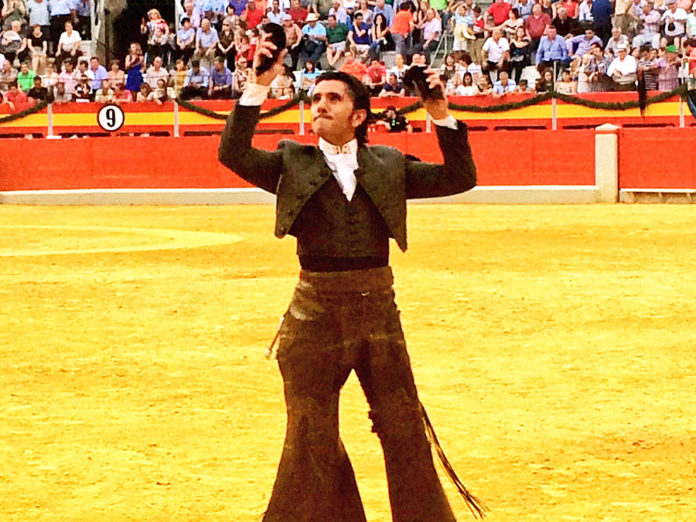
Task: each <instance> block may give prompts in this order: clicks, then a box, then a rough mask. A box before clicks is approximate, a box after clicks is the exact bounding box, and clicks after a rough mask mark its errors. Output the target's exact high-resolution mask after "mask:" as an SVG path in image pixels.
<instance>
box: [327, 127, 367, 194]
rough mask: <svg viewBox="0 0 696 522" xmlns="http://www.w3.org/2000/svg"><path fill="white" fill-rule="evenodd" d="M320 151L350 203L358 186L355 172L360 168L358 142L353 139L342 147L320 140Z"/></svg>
mask: <svg viewBox="0 0 696 522" xmlns="http://www.w3.org/2000/svg"><path fill="white" fill-rule="evenodd" d="M319 150H320V151H321V152H322V154H324V159H326V164H327V165H328V166H329V168H330V169H331V172H332V173H333V175H334V178H336V181H338V185H339V186H340V187H341V191H342V192H343V194H344V195H345V196H346V199H348V201H350V200H351V199H353V194H355V187H356V186H357V184H358V181H357V179H356V178H355V170H356V169H357V168H358V140H356V139H353V140H350V141H349V142H348V143H346V144H344V145H343V146H341V147H337V146H336V145H332V144H331V143H329V142H328V141H326V140H325V139H324V138H319Z"/></svg>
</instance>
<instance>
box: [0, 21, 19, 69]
mask: <svg viewBox="0 0 696 522" xmlns="http://www.w3.org/2000/svg"><path fill="white" fill-rule="evenodd" d="M23 46H25V43H24V37H23V36H22V23H21V22H19V21H17V20H15V21H13V22H12V23H11V25H10V28H9V29H7V30H6V31H5V32H4V33H2V38H1V39H0V52H1V53H2V54H4V55H5V59H6V60H7V61H9V62H10V64H13V63H14V61H15V60H16V59H18V58H19V54H20V53H21V52H22V50H23Z"/></svg>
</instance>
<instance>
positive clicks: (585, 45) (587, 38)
mask: <svg viewBox="0 0 696 522" xmlns="http://www.w3.org/2000/svg"><path fill="white" fill-rule="evenodd" d="M595 44H597V45H599V47H600V49H604V43H603V42H602V39H601V38H600V37H599V36H597V35H596V34H595V32H594V29H592V28H586V29H585V32H584V34H579V35H577V36H573V37H572V38H570V39H568V40H566V46H567V49H568V55H569V56H570V58H571V60H573V59H576V58H577V59H581V58H582V57H583V55H585V54H586V53H588V52H589V51H590V49H591V48H592V46H593V45H595Z"/></svg>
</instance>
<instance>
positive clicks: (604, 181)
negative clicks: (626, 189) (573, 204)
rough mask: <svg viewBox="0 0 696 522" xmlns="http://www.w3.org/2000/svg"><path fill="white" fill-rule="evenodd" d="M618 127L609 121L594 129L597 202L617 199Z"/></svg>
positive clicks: (614, 201)
mask: <svg viewBox="0 0 696 522" xmlns="http://www.w3.org/2000/svg"><path fill="white" fill-rule="evenodd" d="M618 130H619V127H617V126H616V125H612V124H610V123H605V124H604V125H600V126H599V127H597V128H596V129H595V187H596V189H597V203H616V202H617V201H618V200H619V139H618Z"/></svg>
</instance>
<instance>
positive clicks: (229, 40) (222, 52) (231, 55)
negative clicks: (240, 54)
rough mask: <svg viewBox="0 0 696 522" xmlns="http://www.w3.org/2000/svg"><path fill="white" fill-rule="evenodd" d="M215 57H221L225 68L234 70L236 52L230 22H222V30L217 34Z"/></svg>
mask: <svg viewBox="0 0 696 522" xmlns="http://www.w3.org/2000/svg"><path fill="white" fill-rule="evenodd" d="M215 56H216V57H217V56H221V57H222V58H223V59H224V60H225V63H226V64H227V68H228V69H230V70H234V65H235V64H234V60H235V58H236V57H237V50H236V48H235V46H234V30H233V29H232V21H231V20H227V19H225V20H223V21H222V29H220V32H219V33H218V43H217V48H216V49H215Z"/></svg>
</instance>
